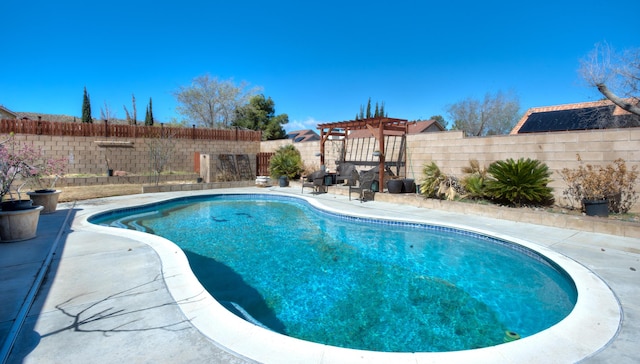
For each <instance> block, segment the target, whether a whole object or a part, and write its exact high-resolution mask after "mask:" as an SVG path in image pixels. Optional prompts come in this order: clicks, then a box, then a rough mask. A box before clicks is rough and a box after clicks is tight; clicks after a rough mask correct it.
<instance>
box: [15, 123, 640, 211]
mask: <svg viewBox="0 0 640 364" xmlns="http://www.w3.org/2000/svg"><path fill="white" fill-rule="evenodd" d="M4 137H6V135H4ZM16 139H17V140H18V141H25V142H29V143H33V145H34V146H41V147H43V148H44V149H45V150H46V151H50V152H51V155H52V156H54V157H65V158H68V159H69V162H70V163H69V170H68V173H72V174H98V175H103V174H106V169H107V164H106V159H105V158H108V159H109V167H110V168H111V169H114V170H116V171H125V172H127V173H130V174H145V173H149V172H150V171H151V163H150V156H149V147H148V144H147V143H148V141H145V139H143V138H133V139H127V138H107V139H100V138H96V137H67V136H45V135H29V134H17V135H16ZM105 142H108V143H106V144H105ZM289 143H291V141H290V140H275V141H265V142H251V141H208V140H189V139H176V140H175V150H174V152H173V153H172V158H171V160H170V161H169V163H168V165H167V168H166V169H167V170H171V171H177V172H189V173H193V172H194V171H195V162H194V155H195V154H196V153H201V154H210V155H212V163H213V165H212V166H211V170H212V171H216V170H217V168H218V166H217V165H215V163H216V162H217V158H215V157H214V156H216V155H218V154H246V155H248V156H249V160H250V161H251V167H252V170H253V171H255V170H256V165H255V163H256V154H257V153H259V152H273V151H275V150H276V149H277V148H278V147H280V146H282V145H285V144H289ZM115 144H117V145H118V146H113V145H115ZM101 145H102V146H101ZM105 145H107V146H105ZM108 145H111V146H108ZM295 146H296V148H297V149H298V150H299V151H300V153H301V155H302V159H303V162H304V164H305V167H306V168H307V169H308V170H315V169H318V168H319V166H320V157H318V156H316V154H317V153H318V152H319V151H320V142H319V141H315V142H305V143H296V144H295ZM338 151H339V143H334V142H330V141H329V142H327V144H326V145H325V163H326V165H327V168H328V169H329V170H334V169H335V161H336V159H337V158H338ZM578 155H580V158H581V159H582V162H583V163H587V164H594V165H604V164H609V163H612V162H613V161H614V160H615V159H617V158H623V159H624V160H625V161H626V162H627V166H628V167H631V166H633V165H638V166H639V168H640V128H626V129H607V130H588V131H571V132H553V133H531V134H518V135H500V136H491V137H465V136H464V134H463V133H462V132H460V131H448V132H438V133H424V134H413V135H409V136H407V167H406V176H407V177H409V178H414V179H416V181H417V182H419V181H420V178H421V175H422V167H423V166H424V164H425V163H430V162H431V161H433V162H435V163H436V164H437V165H438V166H439V167H440V169H441V170H442V171H443V172H444V173H447V174H452V175H455V176H461V175H462V172H461V168H462V167H465V166H467V165H468V164H469V160H471V159H476V160H478V161H479V162H480V164H481V165H486V166H488V165H489V164H490V163H492V162H494V161H496V160H502V159H507V158H513V159H518V158H532V159H537V160H540V161H542V162H544V163H546V164H547V166H549V169H550V170H551V171H552V172H553V174H552V176H551V178H552V183H551V184H550V186H551V187H552V188H553V189H554V194H555V197H556V200H557V201H558V202H562V201H563V200H562V191H563V190H564V188H565V187H566V185H565V184H564V182H563V181H562V178H561V177H560V175H559V173H558V172H559V171H560V170H562V168H565V167H567V168H577V167H578V165H579V162H578V160H577V156H578ZM636 190H637V191H640V181H636ZM632 211H633V212H640V203H636V204H635V205H634V206H633V208H632Z"/></svg>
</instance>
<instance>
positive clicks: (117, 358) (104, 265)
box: [0, 187, 640, 363]
mask: <svg viewBox="0 0 640 364" xmlns="http://www.w3.org/2000/svg"><path fill="white" fill-rule="evenodd" d="M233 192H240V193H265V194H269V193H285V194H289V195H299V188H295V187H292V188H278V187H274V188H268V189H264V188H242V189H225V190H207V191H199V192H179V193H158V194H144V195H135V196H121V197H114V198H107V199H100V200H93V201H82V202H79V203H77V204H76V205H73V204H61V205H59V208H58V211H57V212H56V213H54V214H50V215H42V216H41V221H40V224H39V231H38V237H37V238H36V239H33V240H30V241H27V242H21V243H7V244H0V287H2V288H0V338H2V340H1V341H2V343H3V344H5V346H7V345H6V344H7V342H8V341H7V340H9V341H13V340H12V338H13V337H15V343H14V345H13V347H12V349H11V351H10V352H9V351H8V350H7V352H6V353H4V354H8V355H7V357H6V358H5V357H2V358H1V359H6V362H8V363H47V362H51V363H54V362H56V363H57V362H65V363H86V362H92V363H116V362H120V363H121V362H156V363H157V362H180V363H185V362H210V363H245V362H252V360H250V359H249V358H246V357H243V356H242V355H241V354H240V352H242V353H245V354H246V353H247V352H246V351H244V350H242V351H240V350H238V353H233V352H229V351H227V350H225V349H224V348H223V345H221V344H220V343H216V342H214V341H213V340H211V339H210V337H211V336H209V337H207V336H205V335H204V334H203V333H202V332H203V331H202V328H201V326H200V327H196V325H197V321H198V320H202V318H203V317H206V315H207V313H205V312H200V311H199V310H202V306H201V305H202V302H203V301H204V300H206V298H201V297H200V296H199V293H198V292H196V293H195V294H194V295H192V296H185V297H183V298H178V299H177V301H176V298H175V297H177V295H176V294H175V292H171V291H170V290H169V289H168V287H175V286H176V282H177V279H178V276H179V273H178V272H177V271H174V270H172V269H174V268H177V267H174V266H171V264H170V263H168V262H167V261H166V260H165V259H164V258H163V259H160V256H162V255H167V254H169V255H170V254H177V255H179V252H175V251H164V252H158V251H157V250H154V248H152V246H151V245H153V244H154V243H153V242H152V240H154V239H152V238H147V237H145V236H144V235H143V234H141V233H139V234H133V235H132V234H130V233H131V232H129V231H126V230H118V231H117V232H107V231H105V229H106V228H103V229H96V227H95V226H91V225H90V224H87V223H86V218H87V217H88V216H89V215H92V214H94V213H96V212H98V211H103V210H107V209H112V208H118V207H125V206H133V205H140V204H145V203H150V202H155V201H158V200H163V199H169V198H174V197H179V196H191V195H196V194H216V193H233ZM304 197H306V198H310V199H311V200H313V201H316V202H317V203H319V204H322V205H324V206H326V207H327V208H330V209H334V210H339V211H343V212H345V213H353V214H357V215H363V216H378V217H384V218H401V219H413V220H420V221H425V222H432V223H442V224H449V225H451V224H453V225H465V226H469V227H472V228H475V229H479V230H491V231H499V232H500V234H502V235H506V236H511V237H514V238H517V239H522V240H524V241H527V242H533V243H536V244H539V245H541V246H543V247H545V248H549V249H551V250H553V251H555V252H557V253H559V254H561V255H564V256H567V257H570V258H571V259H573V260H575V261H577V262H579V263H580V264H582V265H584V266H585V267H587V268H588V269H590V270H591V271H593V272H594V273H595V274H596V275H598V276H599V277H600V278H602V279H603V280H604V282H606V284H607V285H609V286H610V287H611V289H612V290H613V292H614V293H615V295H616V296H617V298H618V299H619V301H620V303H621V306H622V311H623V318H622V322H621V324H620V327H619V331H617V334H616V335H615V337H614V338H613V339H612V340H611V342H609V343H608V344H607V343H606V342H605V343H604V344H603V345H605V346H604V347H603V348H601V349H596V350H594V351H595V353H593V354H586V355H585V356H587V357H586V358H585V359H583V362H586V363H609V362H615V363H631V362H637V361H638V351H637V349H636V347H637V342H638V340H639V339H640V303H638V297H639V292H640V290H639V288H640V280H639V279H638V278H639V275H638V274H640V273H639V272H637V269H640V239H634V238H626V237H620V236H614V235H606V234H595V233H587V232H582V231H577V230H570V229H560V228H552V227H547V226H540V225H533V224H526V223H518V222H513V221H506V220H498V219H491V218H485V217H482V216H475V215H474V216H471V215H463V214H456V213H450V212H443V211H438V210H431V209H423V208H416V207H412V206H406V205H397V204H391V203H385V202H378V201H370V202H367V203H363V204H361V203H360V202H359V201H357V200H352V201H349V200H348V199H347V197H346V196H341V195H334V194H321V195H310V194H308V193H305V195H304ZM116 230H117V229H116ZM54 244H57V248H56V250H55V252H54V253H55V254H54V255H51V256H49V250H50V248H51V247H52V245H54ZM150 244H151V245H150ZM48 258H50V259H51V261H52V264H51V267H50V269H49V272H48V273H47V275H46V278H45V280H44V282H43V283H42V286H41V287H40V288H39V290H38V291H37V295H36V294H35V291H31V292H30V289H31V286H32V283H33V282H34V281H35V280H36V279H37V278H38V276H39V272H40V268H41V266H42V264H43V262H45V261H46V260H47V259H48ZM178 265H179V264H178ZM174 279H175V280H174ZM188 291H189V289H187V288H185V289H184V291H183V293H186V292H188ZM30 296H31V298H34V300H33V304H32V305H30V307H26V306H24V305H23V304H24V302H25V300H26V301H28V299H29V298H30ZM189 306H190V307H191V309H189V308H188V307H189ZM185 307H187V309H186V311H185ZM609 309H610V308H602V311H605V310H609ZM592 311H593V312H592V315H593V317H594V318H595V319H596V321H598V320H599V318H600V317H602V324H603V325H608V326H611V325H612V323H611V322H607V321H610V317H609V318H607V316H611V315H612V314H613V313H611V312H609V313H607V312H601V310H600V309H599V307H597V306H595V307H593V310H592ZM185 312H189V313H188V314H185ZM16 322H18V323H21V324H20V325H17V324H15V323H16ZM615 325H616V326H617V323H615ZM215 329H216V328H215V327H213V328H208V329H207V330H214V331H215ZM615 329H616V330H618V328H617V327H616V328H615ZM207 330H204V331H205V332H206V331H207ZM603 330H605V329H604V328H603ZM606 330H611V327H609V328H607V329H606ZM14 334H15V335H14ZM217 334H222V335H223V336H224V332H222V333H219V332H218V333H217ZM563 339H568V340H570V341H575V343H576V344H577V346H579V347H581V346H582V343H586V342H589V341H591V340H592V338H590V337H584V336H579V335H575V337H569V338H563ZM526 342H527V341H526V340H521V341H520V343H518V344H516V345H523V344H525V343H526ZM529 342H530V343H532V341H529ZM510 345H512V344H506V345H498V346H497V347H509V346H510ZM5 346H3V348H4V347H5ZM225 346H227V347H229V346H228V345H225ZM585 346H588V345H587V344H585ZM304 350H308V348H307V347H306V346H305V345H304V344H302V345H301V346H300V347H299V348H295V347H290V350H287V351H286V352H284V351H280V352H277V351H276V352H271V353H266V354H264V353H263V354H264V355H267V356H268V357H269V358H271V360H262V361H265V362H274V363H283V362H296V360H295V358H299V357H298V356H296V355H297V352H298V351H304ZM582 350H583V351H584V352H586V351H589V350H590V349H588V348H582ZM536 351H537V352H538V353H537V355H533V356H530V357H528V358H519V360H518V361H525V362H527V361H528V362H550V361H553V362H571V361H572V360H567V359H566V358H567V356H566V353H565V352H561V351H557V352H553V351H551V352H550V351H548V350H545V347H540V348H536ZM460 353H464V352H460ZM469 353H471V351H469ZM589 353H591V352H589ZM355 354H356V355H360V354H362V352H359V351H355ZM445 354H446V353H445ZM505 355H506V354H505ZM505 355H502V354H500V353H498V356H494V357H480V356H473V355H468V356H466V360H464V359H461V360H464V361H467V362H471V361H473V362H478V361H486V362H492V361H494V362H495V361H502V362H505V361H506V362H509V361H510V360H509V358H511V359H513V357H509V356H505ZM463 357H464V356H460V357H459V358H463ZM263 358H264V356H263ZM334 359H335V360H334ZM366 359H367V358H364V357H353V358H348V357H342V358H332V357H331V355H330V354H325V355H324V357H319V358H318V360H317V361H316V362H319V363H321V362H325V363H330V362H335V361H343V362H350V361H351V362H357V361H360V362H366ZM387 359H390V358H388V357H387ZM405 359H407V360H406V362H416V363H419V362H430V361H432V362H437V361H449V362H451V361H450V360H448V359H446V358H445V357H443V356H440V355H439V354H438V353H435V354H434V355H432V356H431V357H430V359H429V358H427V357H417V358H416V357H413V356H412V357H407V358H405ZM389 361H390V360H387V362H389Z"/></svg>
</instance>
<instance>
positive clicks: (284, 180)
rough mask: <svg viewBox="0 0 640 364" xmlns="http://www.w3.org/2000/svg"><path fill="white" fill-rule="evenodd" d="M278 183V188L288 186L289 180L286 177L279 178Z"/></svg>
mask: <svg viewBox="0 0 640 364" xmlns="http://www.w3.org/2000/svg"><path fill="white" fill-rule="evenodd" d="M278 181H279V182H280V187H287V186H289V178H288V177H287V176H280V179H279V180H278Z"/></svg>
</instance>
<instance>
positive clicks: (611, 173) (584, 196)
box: [560, 156, 638, 217]
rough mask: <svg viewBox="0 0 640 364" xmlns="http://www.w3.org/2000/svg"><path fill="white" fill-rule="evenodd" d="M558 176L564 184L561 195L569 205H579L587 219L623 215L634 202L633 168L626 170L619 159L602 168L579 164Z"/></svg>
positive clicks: (634, 174) (634, 170) (622, 161)
mask: <svg viewBox="0 0 640 364" xmlns="http://www.w3.org/2000/svg"><path fill="white" fill-rule="evenodd" d="M578 160H579V161H580V156H578ZM560 175H561V176H562V179H563V180H564V181H565V183H567V185H568V187H567V188H566V189H565V190H564V191H563V194H564V196H565V198H567V200H568V201H569V204H570V205H572V206H573V205H575V204H580V205H581V207H582V210H583V212H584V213H585V214H586V215H589V216H602V217H606V216H608V215H609V212H610V211H612V212H616V213H618V212H627V211H629V209H630V208H631V206H632V205H633V203H634V202H635V201H636V200H637V199H638V196H637V195H636V192H635V190H634V186H635V180H636V178H637V176H638V173H637V166H633V167H632V168H630V169H629V168H627V167H626V165H625V162H624V160H623V159H616V160H615V161H614V163H613V164H609V165H606V166H593V165H591V164H587V165H582V164H581V165H580V166H578V168H576V169H568V168H564V169H563V170H562V171H561V172H560Z"/></svg>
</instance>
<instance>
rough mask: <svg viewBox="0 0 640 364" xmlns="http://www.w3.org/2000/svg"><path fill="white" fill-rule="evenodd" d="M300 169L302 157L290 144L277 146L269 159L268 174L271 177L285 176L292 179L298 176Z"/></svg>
mask: <svg viewBox="0 0 640 364" xmlns="http://www.w3.org/2000/svg"><path fill="white" fill-rule="evenodd" d="M302 170H303V168H302V157H300V152H299V151H298V150H297V149H296V147H294V146H293V145H292V144H287V145H283V146H281V147H280V148H278V150H276V153H275V154H274V155H273V156H272V157H271V160H270V161H269V174H271V177H272V178H280V176H287V177H288V178H289V179H292V178H295V177H297V176H299V175H300V173H301V172H302Z"/></svg>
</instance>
